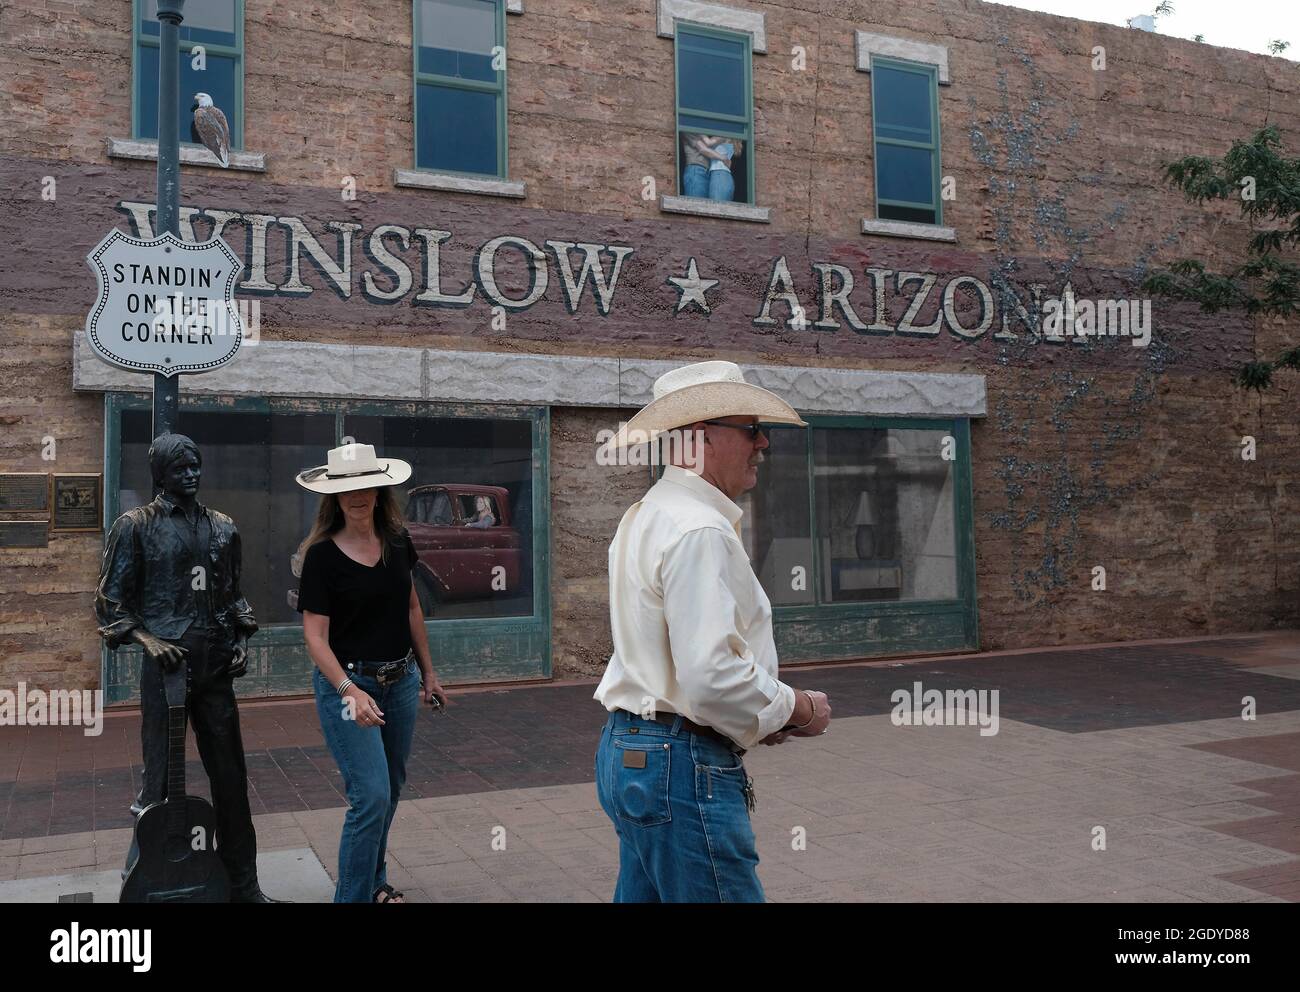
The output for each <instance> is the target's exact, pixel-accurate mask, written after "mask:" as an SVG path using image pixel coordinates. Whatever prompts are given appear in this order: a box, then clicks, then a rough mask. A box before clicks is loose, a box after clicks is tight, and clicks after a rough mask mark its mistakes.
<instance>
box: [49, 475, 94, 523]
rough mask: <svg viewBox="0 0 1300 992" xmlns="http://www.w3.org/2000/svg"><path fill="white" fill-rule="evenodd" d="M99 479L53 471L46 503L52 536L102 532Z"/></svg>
mask: <svg viewBox="0 0 1300 992" xmlns="http://www.w3.org/2000/svg"><path fill="white" fill-rule="evenodd" d="M102 488H103V476H102V475H97V474H96V475H91V474H80V473H64V472H56V473H55V474H54V484H53V487H52V491H53V497H52V498H51V500H50V503H51V513H52V518H51V521H50V531H51V532H52V533H65V534H71V533H78V532H83V531H98V530H101V529H102V526H103V524H102V521H103V504H102V503H101V501H100V494H101V492H102Z"/></svg>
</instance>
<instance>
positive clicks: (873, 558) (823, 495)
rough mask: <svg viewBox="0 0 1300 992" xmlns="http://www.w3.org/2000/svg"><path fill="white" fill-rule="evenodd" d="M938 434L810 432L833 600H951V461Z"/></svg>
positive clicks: (825, 572)
mask: <svg viewBox="0 0 1300 992" xmlns="http://www.w3.org/2000/svg"><path fill="white" fill-rule="evenodd" d="M943 437H944V432H943V431H938V430H892V429H890V430H885V429H871V430H868V429H843V428H838V429H829V428H818V429H815V430H813V475H814V479H815V485H816V506H817V540H818V543H819V548H820V552H821V568H822V582H823V589H824V591H825V595H826V597H827V600H828V601H830V602H836V603H839V602H853V601H863V600H929V599H955V598H956V597H957V550H956V536H955V531H954V526H953V472H952V466H953V463H952V462H950V461H947V460H945V459H944V458H943V457H942V456H941V444H942V439H943Z"/></svg>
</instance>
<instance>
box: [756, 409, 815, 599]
mask: <svg viewBox="0 0 1300 992" xmlns="http://www.w3.org/2000/svg"><path fill="white" fill-rule="evenodd" d="M768 438H769V440H770V441H771V447H769V448H768V449H767V450H766V451H765V452H764V453H763V454H764V455H765V457H766V460H765V461H764V462H763V463H762V465H760V466H759V470H758V471H759V475H758V485H757V486H756V487H755V488H754V489H752V490H751V491H750V492H749V494H748V496H746V497H744V498H742V500H741V503H740V505H741V507H742V508H743V509H744V510H745V516H744V517H742V518H741V520H742V527H743V530H744V538H745V547H746V549H747V550H748V551H749V555H750V560H751V561H752V562H753V565H754V573H755V574H756V575H757V576H758V579H759V581H760V582H761V583H762V584H763V588H764V590H766V592H767V597H768V599H770V600H771V601H772V605H773V606H795V605H799V604H809V605H811V604H812V603H813V602H815V597H816V574H815V572H814V569H813V545H812V527H811V526H810V525H809V522H808V448H807V438H806V437H805V435H804V431H803V429H796V428H781V427H774V428H772V429H771V431H770V432H769V433H768ZM746 502H748V505H746Z"/></svg>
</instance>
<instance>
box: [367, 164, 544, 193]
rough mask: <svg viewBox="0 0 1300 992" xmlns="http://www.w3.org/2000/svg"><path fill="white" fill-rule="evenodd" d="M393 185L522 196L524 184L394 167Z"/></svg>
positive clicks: (508, 180) (453, 191) (454, 191)
mask: <svg viewBox="0 0 1300 992" xmlns="http://www.w3.org/2000/svg"><path fill="white" fill-rule="evenodd" d="M393 185H394V186H407V187H412V188H415V189H440V190H443V191H444V192H447V193H477V194H478V195H479V196H505V197H509V198H511V199H513V200H522V199H523V198H524V184H523V183H522V182H515V181H514V180H510V179H475V178H473V177H472V176H458V175H455V174H454V173H450V172H425V171H424V170H423V169H394V170H393Z"/></svg>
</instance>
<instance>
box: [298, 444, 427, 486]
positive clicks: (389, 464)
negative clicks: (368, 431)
mask: <svg viewBox="0 0 1300 992" xmlns="http://www.w3.org/2000/svg"><path fill="white" fill-rule="evenodd" d="M410 477H411V464H410V462H404V461H402V460H401V459H400V458H385V459H384V460H383V461H380V460H379V459H378V458H376V457H375V446H374V445H372V444H345V445H343V446H342V447H339V448H331V449H330V453H329V456H328V460H327V461H326V463H325V464H324V465H319V466H317V467H316V468H309V469H307V470H306V471H305V472H299V473H298V475H297V476H296V478H297V482H298V485H300V486H302V487H303V488H304V489H309V490H311V491H312V492H314V493H350V492H353V491H354V490H357V489H375V488H378V487H379V486H400V485H401V484H402V483H403V482H405V481H406V480H407V479H409V478H410Z"/></svg>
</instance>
